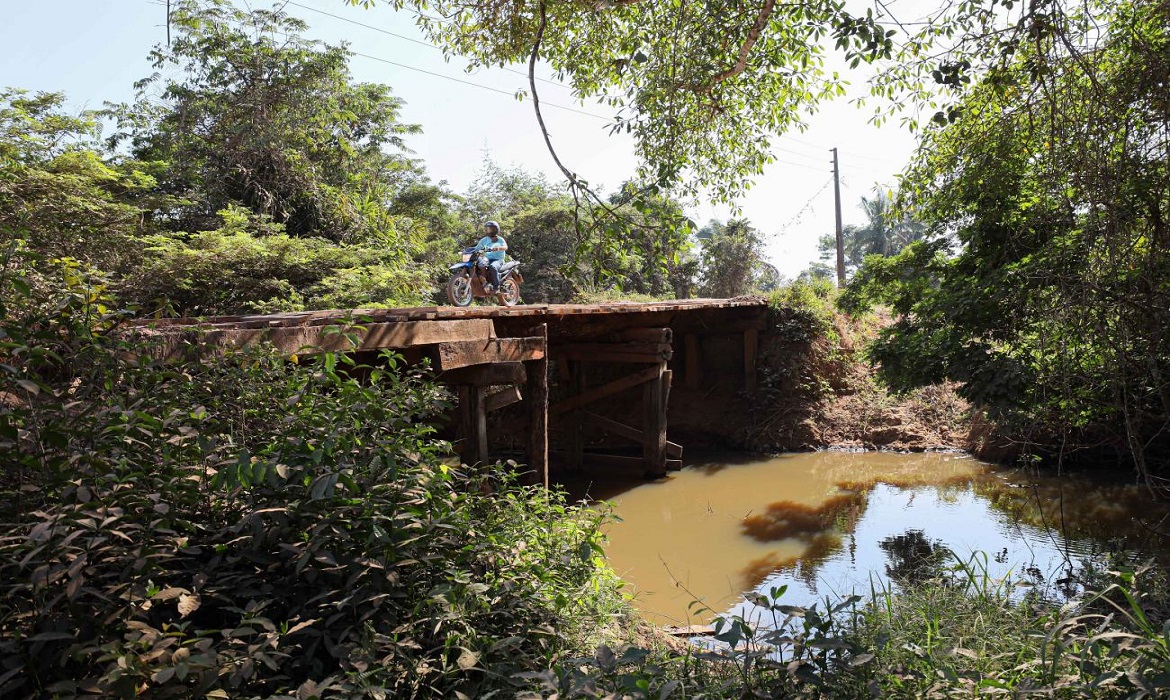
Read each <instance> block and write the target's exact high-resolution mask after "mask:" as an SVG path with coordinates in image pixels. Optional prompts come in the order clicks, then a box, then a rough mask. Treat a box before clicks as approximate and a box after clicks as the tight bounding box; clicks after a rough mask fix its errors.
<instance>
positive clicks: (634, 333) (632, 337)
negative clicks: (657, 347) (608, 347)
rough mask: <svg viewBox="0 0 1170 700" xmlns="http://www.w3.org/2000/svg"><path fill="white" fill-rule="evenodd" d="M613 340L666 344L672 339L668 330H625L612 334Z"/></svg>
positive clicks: (671, 334) (672, 336) (672, 335)
mask: <svg viewBox="0 0 1170 700" xmlns="http://www.w3.org/2000/svg"><path fill="white" fill-rule="evenodd" d="M614 339H615V340H619V341H628V342H635V343H666V344H667V345H669V344H670V342H671V341H672V340H673V339H674V334H673V333H672V332H671V330H670V329H669V328H627V329H625V330H622V331H618V332H617V333H615V334H614Z"/></svg>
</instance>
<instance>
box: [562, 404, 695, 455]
mask: <svg viewBox="0 0 1170 700" xmlns="http://www.w3.org/2000/svg"><path fill="white" fill-rule="evenodd" d="M581 417H582V418H584V419H585V420H586V421H588V422H589V423H591V424H592V425H594V426H596V427H598V428H600V429H601V430H604V431H606V432H608V433H611V434H613V435H617V436H618V437H622V438H625V439H627V440H630V441H632V442H635V443H637V444H639V445H641V444H642V440H643V435H644V434H643V432H642V431H641V430H638V429H637V428H635V427H633V426H629V425H626V424H625V423H619V422H617V421H616V420H613V419H612V418H606V417H605V416H602V415H598V414H596V413H593V412H592V411H581ZM666 456H667V457H669V458H671V459H682V456H683V447H682V445H680V444H678V443H677V442H670V441H669V440H667V442H666Z"/></svg>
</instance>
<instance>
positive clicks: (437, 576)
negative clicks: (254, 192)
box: [0, 266, 615, 697]
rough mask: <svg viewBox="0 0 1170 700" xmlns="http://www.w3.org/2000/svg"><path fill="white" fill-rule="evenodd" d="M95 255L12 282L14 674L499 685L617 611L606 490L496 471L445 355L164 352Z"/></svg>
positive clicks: (0, 547)
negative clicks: (492, 488) (474, 460)
mask: <svg viewBox="0 0 1170 700" xmlns="http://www.w3.org/2000/svg"><path fill="white" fill-rule="evenodd" d="M73 279H74V281H75V284H74V286H73V287H72V288H59V289H58V290H56V292H55V293H53V294H52V295H50V296H49V297H48V298H45V299H40V300H38V301H39V302H40V303H38V304H33V303H31V302H32V301H33V300H31V299H29V298H28V297H27V296H25V295H24V294H23V292H24V290H25V288H26V285H25V284H24V283H23V281H22V280H21V279H20V277H18V276H17V274H16V271H15V269H14V268H12V267H11V266H10V268H9V269H8V274H7V276H6V277H5V278H4V279H3V282H2V283H3V284H4V285H5V297H4V298H5V299H13V298H16V299H17V300H18V303H17V304H15V305H14V304H11V303H8V304H7V305H6V306H7V308H5V309H2V311H4V315H3V319H4V320H3V321H2V325H0V339H3V341H4V343H3V345H2V346H0V391H2V392H4V393H3V394H0V397H2V398H3V399H4V403H3V405H2V407H0V464H3V465H4V467H3V469H4V471H3V473H2V474H0V477H2V489H3V494H2V496H3V506H2V508H3V510H2V517H0V658H2V659H3V661H0V695H4V696H5V697H43V696H46V695H53V696H56V697H79V696H88V695H99V694H100V695H112V696H120V697H132V696H135V695H138V694H142V693H149V694H150V695H151V696H153V697H192V696H201V697H228V696H231V697H269V696H272V695H291V694H293V693H296V694H297V695H298V696H299V697H317V696H322V697H324V696H328V697H347V696H354V697H358V696H363V697H364V696H365V695H366V694H369V695H372V696H375V697H454V696H455V695H456V694H458V693H465V694H466V695H467V696H476V695H478V694H480V693H481V692H484V690H485V689H487V688H490V687H499V686H508V685H509V684H510V683H511V682H512V681H511V680H510V675H511V674H512V673H513V672H520V671H526V670H534V669H539V668H543V667H545V665H547V663H548V660H549V659H550V658H551V657H553V656H555V655H556V654H557V653H560V652H562V651H563V650H564V649H565V648H566V647H567V646H568V645H569V642H568V639H570V638H573V637H572V634H571V633H572V631H573V630H575V629H593V628H596V627H598V626H599V625H600V624H601V623H603V622H604V621H605V620H604V619H603V618H598V617H597V616H598V615H599V614H600V611H603V610H608V609H609V608H606V607H605V606H606V605H608V604H609V603H612V602H613V600H614V599H615V598H614V596H615V594H614V593H613V591H614V587H613V586H612V583H611V582H609V581H608V580H607V579H606V578H605V574H603V573H600V572H601V569H599V567H598V560H597V557H598V544H597V537H598V535H597V526H598V522H599V520H600V519H601V516H600V515H597V514H586V513H583V512H579V511H568V510H567V509H566V508H565V507H564V506H563V505H562V504H561V503H560V502H559V501H558V500H557V499H556V498H555V497H552V496H550V495H548V494H544V493H541V492H537V491H535V490H526V489H523V488H520V487H518V486H516V485H514V484H513V483H511V482H510V481H509V480H508V479H506V478H505V479H502V480H501V485H500V489H499V493H497V494H496V495H490V496H489V495H485V494H483V493H481V491H480V489H479V488H478V487H477V484H478V483H479V482H480V481H481V480H482V479H484V478H487V477H486V475H481V474H472V473H469V472H468V471H466V470H465V469H464V468H460V467H455V466H451V465H450V464H449V463H448V462H447V461H446V456H447V453H446V448H447V445H446V444H445V443H442V442H439V441H437V440H435V439H434V435H433V428H432V427H431V424H430V422H429V420H430V419H432V418H433V417H434V416H435V414H436V412H438V411H440V410H441V409H443V408H444V407H445V405H446V399H445V395H444V393H443V392H442V391H441V390H440V389H438V388H437V387H436V386H435V385H433V384H431V383H429V382H428V381H427V380H426V378H425V377H424V376H423V375H421V374H419V373H418V372H416V371H405V370H402V369H401V368H396V366H395V365H396V362H397V361H396V358H394V357H393V356H390V355H387V356H384V357H383V358H381V362H380V363H379V366H371V367H355V366H352V365H351V364H349V363H348V361H346V360H345V358H341V357H336V356H333V355H325V356H323V357H320V358H317V359H314V360H313V361H311V362H309V363H307V364H306V363H304V361H303V360H302V363H301V364H293V363H289V362H288V361H287V360H286V359H284V358H280V357H277V356H275V355H272V354H268V353H265V352H263V351H257V352H254V353H249V354H246V355H239V356H234V357H229V358H224V359H207V360H200V361H196V360H192V361H190V362H187V363H184V364H182V365H171V366H168V365H162V364H159V363H157V362H156V361H154V360H152V359H150V358H149V357H148V356H145V355H144V352H143V351H144V348H145V347H146V346H144V345H143V344H142V343H144V342H146V341H145V339H143V338H140V337H135V336H133V335H130V334H127V332H126V331H125V329H123V328H120V326H119V323H118V321H119V320H120V319H121V318H122V314H121V313H119V312H116V311H112V309H115V308H116V306H115V305H114V304H113V303H112V301H111V300H110V299H108V298H105V297H104V295H103V293H102V292H101V291H100V290H98V289H96V288H93V287H89V286H86V285H85V284H84V280H83V278H82V277H80V276H76V275H75V276H74V277H73ZM9 294H12V296H9ZM26 302H29V303H26ZM357 376H362V377H363V381H361V382H359V381H357V380H356V379H354V378H352V377H357Z"/></svg>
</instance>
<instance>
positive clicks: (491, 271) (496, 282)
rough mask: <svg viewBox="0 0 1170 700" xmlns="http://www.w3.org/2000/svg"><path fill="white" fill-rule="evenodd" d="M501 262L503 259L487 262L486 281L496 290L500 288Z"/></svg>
mask: <svg viewBox="0 0 1170 700" xmlns="http://www.w3.org/2000/svg"><path fill="white" fill-rule="evenodd" d="M503 264H504V261H503V260H493V261H491V262H490V263H489V264H488V281H489V282H491V283H492V288H493V289H495V290H496V291H497V292H498V291H499V290H500V265H503Z"/></svg>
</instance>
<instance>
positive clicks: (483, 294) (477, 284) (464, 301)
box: [447, 248, 524, 306]
mask: <svg viewBox="0 0 1170 700" xmlns="http://www.w3.org/2000/svg"><path fill="white" fill-rule="evenodd" d="M487 268H488V260H487V257H485V256H484V254H483V251H481V250H479V249H478V248H464V249H463V261H462V262H460V263H457V264H455V265H452V266H451V278H450V279H449V280H447V299H448V300H449V301H450V302H451V303H452V304H454V305H455V306H471V301H472V299H486V298H491V299H495V301H496V302H497V303H499V304H503V305H504V306H515V305H516V304H519V303H520V284H521V283H522V282H523V281H524V277H523V276H522V275H521V274H520V263H519V262H517V261H515V260H509V261H508V262H506V263H504V264H503V265H501V266H500V288H499V289H496V290H493V291H492V292H491V293H489V292H488V291H487V289H486V288H485V287H486V285H487V283H488V270H487Z"/></svg>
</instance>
